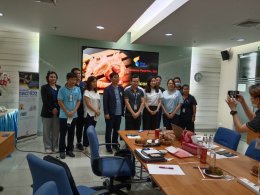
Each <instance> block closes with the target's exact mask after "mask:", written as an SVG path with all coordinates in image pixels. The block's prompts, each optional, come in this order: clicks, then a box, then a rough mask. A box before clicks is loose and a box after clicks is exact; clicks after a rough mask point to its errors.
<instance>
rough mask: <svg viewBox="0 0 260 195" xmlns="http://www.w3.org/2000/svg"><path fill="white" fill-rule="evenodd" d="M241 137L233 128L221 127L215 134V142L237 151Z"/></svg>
mask: <svg viewBox="0 0 260 195" xmlns="http://www.w3.org/2000/svg"><path fill="white" fill-rule="evenodd" d="M240 138H241V134H240V133H238V132H236V131H233V130H231V129H227V128H224V127H219V128H218V130H217V132H216V134H215V136H214V142H216V143H219V144H221V145H223V146H226V147H228V148H230V149H232V150H235V151H236V150H237V146H238V144H239V140H240Z"/></svg>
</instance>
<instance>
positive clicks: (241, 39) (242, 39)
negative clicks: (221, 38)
mask: <svg viewBox="0 0 260 195" xmlns="http://www.w3.org/2000/svg"><path fill="white" fill-rule="evenodd" d="M237 41H239V42H242V41H245V39H244V38H240V39H237Z"/></svg>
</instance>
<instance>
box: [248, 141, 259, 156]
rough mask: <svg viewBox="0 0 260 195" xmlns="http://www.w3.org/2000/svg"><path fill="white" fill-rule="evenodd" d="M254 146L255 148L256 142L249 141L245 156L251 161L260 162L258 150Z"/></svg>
mask: <svg viewBox="0 0 260 195" xmlns="http://www.w3.org/2000/svg"><path fill="white" fill-rule="evenodd" d="M255 146H256V141H255V140H253V141H251V142H250V144H249V145H248V148H247V150H246V153H245V155H246V156H248V157H250V158H252V159H255V160H257V161H260V149H257V148H256V147H255Z"/></svg>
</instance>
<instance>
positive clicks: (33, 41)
mask: <svg viewBox="0 0 260 195" xmlns="http://www.w3.org/2000/svg"><path fill="white" fill-rule="evenodd" d="M38 62H39V33H32V32H21V31H14V30H9V29H5V28H1V27H0V66H1V69H2V70H1V71H3V72H6V73H7V74H9V75H10V79H11V83H10V86H8V87H7V88H1V87H0V90H1V91H2V96H1V97H0V106H1V105H2V106H6V107H7V108H18V97H19V84H18V81H19V77H18V71H28V72H38V71H39V64H38Z"/></svg>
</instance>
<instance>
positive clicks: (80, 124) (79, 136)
mask: <svg viewBox="0 0 260 195" xmlns="http://www.w3.org/2000/svg"><path fill="white" fill-rule="evenodd" d="M84 124H85V119H84V115H79V114H78V118H77V122H76V137H77V142H78V143H81V140H82V133H83V127H84Z"/></svg>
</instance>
